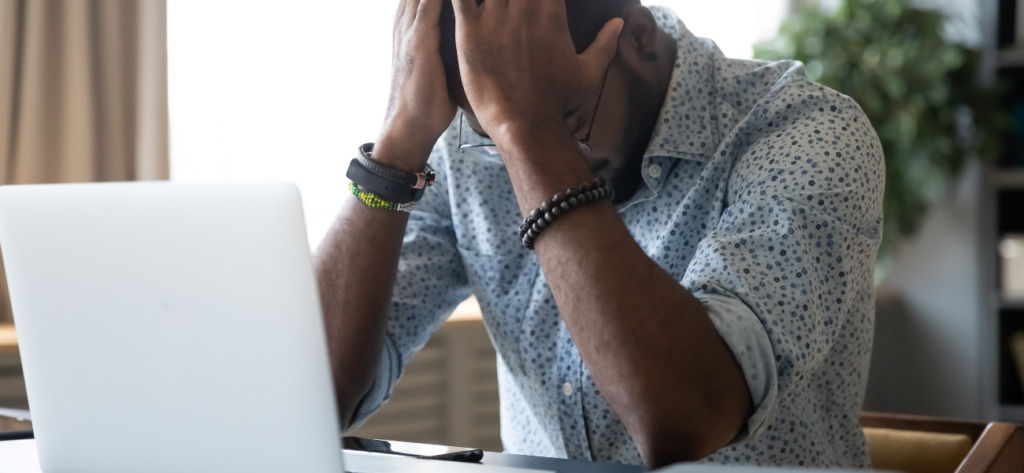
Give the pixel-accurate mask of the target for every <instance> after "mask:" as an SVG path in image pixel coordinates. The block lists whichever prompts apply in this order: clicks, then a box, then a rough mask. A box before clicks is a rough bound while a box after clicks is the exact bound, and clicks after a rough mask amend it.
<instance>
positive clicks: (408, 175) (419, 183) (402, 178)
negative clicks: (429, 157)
mask: <svg viewBox="0 0 1024 473" xmlns="http://www.w3.org/2000/svg"><path fill="white" fill-rule="evenodd" d="M373 147H374V145H373V143H366V144H364V145H362V146H360V147H359V154H358V155H357V156H356V159H358V160H359V164H362V165H363V167H364V168H366V169H367V170H368V171H370V172H372V173H374V174H376V175H378V176H380V177H383V178H384V179H387V180H389V181H395V182H399V183H402V184H405V185H407V186H411V187H417V188H418V187H426V186H432V185H434V179H435V177H436V175H435V174H434V170H433V169H432V168H431V167H430V165H429V164H427V165H426V167H425V168H424V170H423V172H405V171H399V170H397V169H393V168H390V167H388V166H387V165H386V164H384V163H382V162H380V161H377V160H376V159H373V156H372V154H373Z"/></svg>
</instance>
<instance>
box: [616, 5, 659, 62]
mask: <svg viewBox="0 0 1024 473" xmlns="http://www.w3.org/2000/svg"><path fill="white" fill-rule="evenodd" d="M622 19H623V21H625V25H624V26H623V27H622V33H621V34H620V35H619V51H618V52H619V56H620V57H621V58H622V60H623V61H624V62H625V63H626V64H627V65H628V66H629V67H630V68H632V69H634V70H643V65H644V64H645V63H647V64H651V63H653V62H654V61H656V60H657V58H658V55H659V54H661V51H659V50H658V31H659V30H658V22H657V21H656V20H655V19H654V14H653V13H651V11H650V10H648V9H647V7H645V6H643V5H634V6H631V7H628V8H627V9H626V10H625V11H624V12H623V13H622Z"/></svg>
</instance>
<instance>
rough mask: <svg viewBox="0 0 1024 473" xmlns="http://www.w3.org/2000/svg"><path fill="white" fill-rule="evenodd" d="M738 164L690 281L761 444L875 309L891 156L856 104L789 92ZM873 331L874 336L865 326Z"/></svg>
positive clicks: (809, 88) (808, 87)
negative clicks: (727, 356) (861, 309)
mask: <svg viewBox="0 0 1024 473" xmlns="http://www.w3.org/2000/svg"><path fill="white" fill-rule="evenodd" d="M763 118H764V119H763V121H762V122H761V123H760V124H759V125H756V126H757V128H756V129H753V130H751V135H750V136H751V137H752V138H751V140H750V141H749V142H750V143H751V145H750V146H749V147H748V148H747V149H745V150H742V151H739V150H737V151H736V152H737V153H738V154H740V156H739V157H738V158H737V160H736V161H735V163H734V165H733V168H732V170H731V174H730V177H729V184H728V185H729V189H728V195H727V207H726V208H725V209H724V210H723V212H722V214H721V217H720V219H719V221H718V223H717V226H716V227H715V228H714V229H713V231H712V232H710V234H708V235H707V236H706V237H705V238H704V239H703V240H702V241H701V242H700V244H699V245H698V247H697V250H696V253H695V255H694V257H693V260H692V262H691V264H690V266H689V268H688V269H687V272H686V275H685V276H684V279H683V284H684V286H686V287H687V288H688V289H689V290H690V291H691V292H692V293H693V294H694V295H695V296H696V297H697V298H698V299H699V300H700V301H701V302H702V303H703V304H704V306H705V308H706V309H707V312H708V315H709V316H710V318H711V321H712V322H713V323H714V325H715V327H716V328H717V329H718V332H719V333H720V334H721V336H722V338H723V339H724V340H725V342H726V344H727V345H728V346H729V347H730V348H731V349H732V351H733V353H734V355H735V356H736V358H737V360H738V361H739V364H740V367H741V369H742V370H743V372H744V375H745V377H746V380H747V384H748V387H749V388H750V393H751V398H752V399H753V402H754V407H755V412H754V414H753V415H752V416H751V417H750V418H749V419H748V421H747V424H746V429H745V430H744V431H743V432H741V435H740V436H739V437H738V438H737V439H736V440H734V443H738V442H740V441H743V440H745V439H748V438H750V437H753V436H757V435H759V434H760V433H762V432H763V431H764V430H765V429H766V427H767V426H768V425H771V423H772V421H773V419H774V417H775V413H776V412H777V410H778V408H779V407H780V406H782V405H784V404H785V403H786V402H788V400H789V399H791V398H792V397H793V395H794V393H796V392H798V391H799V390H800V389H802V388H804V387H806V386H807V385H808V383H809V382H810V381H811V377H812V376H811V374H812V373H813V372H814V371H815V370H816V369H817V368H818V366H819V364H820V363H821V362H822V360H823V359H824V358H825V357H826V356H827V354H828V353H829V352H830V351H831V350H833V349H834V346H833V345H834V342H835V339H836V336H837V333H838V329H839V327H841V326H842V324H843V323H844V321H845V319H846V317H847V316H849V314H850V313H851V310H850V308H851V305H852V304H864V303H865V301H863V300H854V299H857V298H860V297H867V296H865V294H870V293H871V291H870V290H864V288H865V287H868V286H866V285H871V284H873V280H874V262H875V255H876V252H877V250H878V246H879V244H880V242H881V225H882V223H881V218H882V194H883V189H884V186H885V179H884V174H885V165H884V160H883V155H882V150H881V145H880V143H879V142H878V138H877V136H876V135H875V132H874V130H873V129H872V128H871V126H870V124H869V122H868V120H867V119H866V118H865V116H864V114H863V112H862V111H861V109H860V108H859V107H858V106H857V104H856V103H855V102H854V101H853V100H852V99H850V98H849V97H846V96H843V95H841V94H839V93H836V92H834V91H831V90H828V89H825V88H822V87H820V86H817V85H814V84H811V83H808V82H804V81H801V82H798V83H795V84H790V85H789V86H787V88H785V89H783V90H781V91H779V92H777V93H776V95H775V96H774V102H773V103H771V104H770V105H768V106H766V107H765V112H764V114H763ZM865 326H869V327H870V326H871V325H870V324H865Z"/></svg>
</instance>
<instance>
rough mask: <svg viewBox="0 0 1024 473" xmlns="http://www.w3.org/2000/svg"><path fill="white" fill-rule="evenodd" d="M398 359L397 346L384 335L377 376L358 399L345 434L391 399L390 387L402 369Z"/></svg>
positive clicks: (360, 425) (364, 421) (392, 386)
mask: <svg viewBox="0 0 1024 473" xmlns="http://www.w3.org/2000/svg"><path fill="white" fill-rule="evenodd" d="M400 360H401V355H399V353H398V348H397V347H396V346H395V343H394V342H393V341H392V340H391V336H387V337H385V338H384V350H382V353H381V359H380V366H379V367H378V368H377V377H376V378H374V380H373V386H371V387H370V390H369V391H368V392H367V393H366V395H365V396H363V399H362V400H360V401H359V407H357V408H356V415H355V418H354V419H352V424H351V425H349V427H348V429H347V430H346V431H345V432H344V433H345V434H348V433H351V432H353V431H355V430H356V429H358V428H360V427H362V426H363V424H365V423H366V421H367V420H368V419H369V418H370V416H371V415H373V413H374V412H377V409H380V406H383V405H384V403H385V402H388V399H391V392H392V389H393V388H394V386H395V382H396V381H397V380H398V376H399V375H400V374H401V370H402V366H401V363H400Z"/></svg>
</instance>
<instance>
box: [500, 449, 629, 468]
mask: <svg viewBox="0 0 1024 473" xmlns="http://www.w3.org/2000/svg"><path fill="white" fill-rule="evenodd" d="M482 463H483V464H484V465H492V466H508V467H514V468H527V469H531V470H548V471H554V472H556V473H584V472H585V473H637V472H641V471H648V470H647V468H644V467H642V466H635V465H620V464H618V463H597V462H588V461H581V460H563V459H561V458H544V457H530V456H525V455H512V454H510V453H492V452H487V453H484V459H483V462H482Z"/></svg>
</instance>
